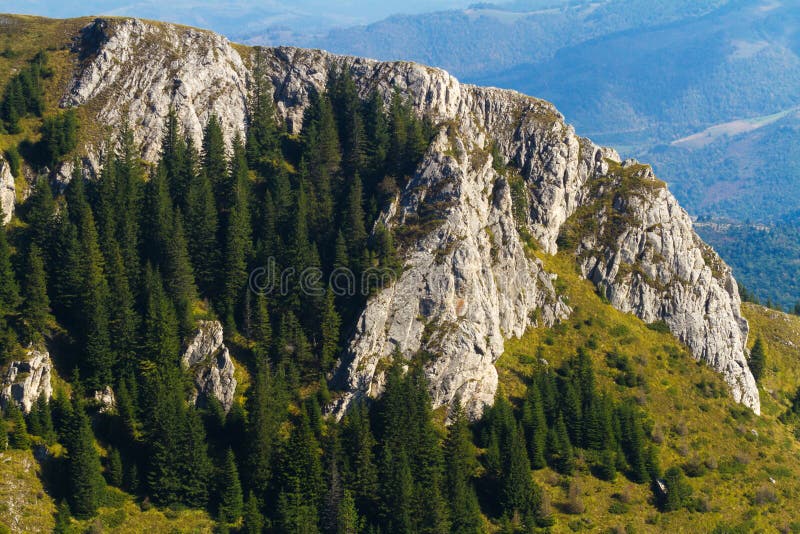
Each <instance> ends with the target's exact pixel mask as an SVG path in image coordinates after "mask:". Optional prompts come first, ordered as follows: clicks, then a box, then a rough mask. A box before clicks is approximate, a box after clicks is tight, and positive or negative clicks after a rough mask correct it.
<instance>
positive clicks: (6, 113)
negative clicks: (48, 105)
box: [0, 52, 52, 134]
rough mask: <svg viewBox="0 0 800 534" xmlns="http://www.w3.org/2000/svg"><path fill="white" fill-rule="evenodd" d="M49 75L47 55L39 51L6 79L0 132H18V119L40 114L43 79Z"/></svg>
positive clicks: (41, 111) (0, 111)
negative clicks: (26, 63)
mask: <svg viewBox="0 0 800 534" xmlns="http://www.w3.org/2000/svg"><path fill="white" fill-rule="evenodd" d="M51 75H52V72H51V71H50V69H49V68H48V67H47V55H46V54H45V53H44V52H39V53H38V54H36V56H35V57H34V58H33V59H32V60H31V61H30V63H29V64H28V65H26V66H25V67H24V68H23V69H21V70H20V71H19V72H18V73H17V74H15V75H14V76H13V77H12V78H11V79H10V80H9V81H8V84H7V85H6V87H5V91H4V92H3V95H2V100H0V133H6V132H7V133H10V134H17V133H20V131H21V129H20V125H19V121H20V119H22V118H24V117H26V116H29V115H33V116H36V117H41V116H42V113H43V112H44V85H43V80H44V79H45V78H48V77H50V76H51Z"/></svg>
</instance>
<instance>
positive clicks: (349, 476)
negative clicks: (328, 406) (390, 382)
mask: <svg viewBox="0 0 800 534" xmlns="http://www.w3.org/2000/svg"><path fill="white" fill-rule="evenodd" d="M342 441H343V448H344V451H345V454H344V478H345V482H346V485H347V487H350V488H353V491H354V495H353V496H354V498H355V500H356V505H357V508H358V509H359V510H361V511H362V512H363V513H364V514H366V515H367V516H368V517H374V515H375V511H376V510H375V502H376V501H375V498H376V495H377V494H378V471H377V467H376V465H375V457H374V452H373V450H374V448H375V445H376V442H375V437H374V436H373V434H372V429H371V428H370V418H369V412H368V410H367V407H366V406H365V405H364V404H362V403H360V402H359V403H356V404H355V405H354V406H353V407H352V408H351V409H350V410H349V412H348V413H347V415H346V416H345V419H344V421H343V423H342Z"/></svg>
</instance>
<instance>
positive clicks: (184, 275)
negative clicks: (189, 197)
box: [164, 211, 197, 338]
mask: <svg viewBox="0 0 800 534" xmlns="http://www.w3.org/2000/svg"><path fill="white" fill-rule="evenodd" d="M164 253H165V258H164V284H165V286H164V287H165V289H166V290H167V293H168V294H169V296H170V297H171V298H172V302H173V304H174V306H175V313H176V316H177V319H178V331H179V332H180V334H181V337H184V338H185V337H186V336H188V335H189V334H191V332H192V330H193V329H194V321H193V312H192V307H193V305H194V301H195V299H196V298H197V289H196V288H195V283H194V274H193V273H192V265H191V262H190V260H189V251H188V246H187V244H186V237H185V235H184V231H183V218H182V216H181V213H180V211H176V212H175V213H174V215H173V217H172V232H171V239H170V240H169V241H167V242H166V243H165V251H164Z"/></svg>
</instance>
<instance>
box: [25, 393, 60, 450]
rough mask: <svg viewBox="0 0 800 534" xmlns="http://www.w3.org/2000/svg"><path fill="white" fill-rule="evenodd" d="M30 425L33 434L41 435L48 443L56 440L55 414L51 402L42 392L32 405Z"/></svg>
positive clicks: (29, 418)
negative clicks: (51, 408)
mask: <svg viewBox="0 0 800 534" xmlns="http://www.w3.org/2000/svg"><path fill="white" fill-rule="evenodd" d="M28 420H29V425H28V430H29V431H30V433H31V434H34V435H36V436H40V437H41V438H43V439H44V440H45V442H46V443H49V444H50V443H54V442H55V440H56V431H55V427H54V425H53V414H52V412H51V410H50V403H49V402H48V401H47V398H46V397H45V396H44V393H41V394H40V395H39V397H38V398H37V399H36V403H34V405H33V406H31V413H30V414H29V417H28Z"/></svg>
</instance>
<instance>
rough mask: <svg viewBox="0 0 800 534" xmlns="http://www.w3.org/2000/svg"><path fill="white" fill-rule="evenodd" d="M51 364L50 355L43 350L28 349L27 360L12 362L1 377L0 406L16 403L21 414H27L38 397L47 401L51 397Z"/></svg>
mask: <svg viewBox="0 0 800 534" xmlns="http://www.w3.org/2000/svg"><path fill="white" fill-rule="evenodd" d="M52 369H53V364H52V362H51V361H50V353H49V352H47V351H46V350H43V349H37V348H30V349H28V354H27V359H26V360H22V361H13V362H11V363H10V364H9V367H8V371H7V372H6V374H5V376H4V377H3V382H2V389H0V404H2V405H3V406H6V405H7V403H9V402H16V403H17V404H18V405H19V407H20V408H21V409H22V411H23V412H25V413H29V412H30V411H31V407H32V406H33V405H34V403H35V402H36V401H37V399H38V398H39V396H40V395H42V394H43V395H44V397H45V398H46V399H47V400H50V397H52V395H53V386H52V384H51V383H50V375H51V371H52Z"/></svg>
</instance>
